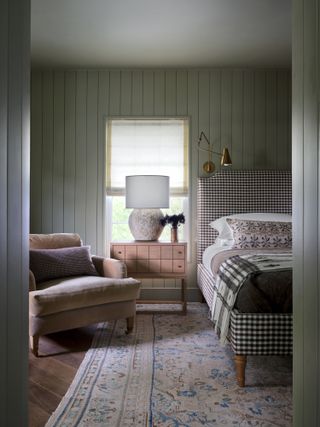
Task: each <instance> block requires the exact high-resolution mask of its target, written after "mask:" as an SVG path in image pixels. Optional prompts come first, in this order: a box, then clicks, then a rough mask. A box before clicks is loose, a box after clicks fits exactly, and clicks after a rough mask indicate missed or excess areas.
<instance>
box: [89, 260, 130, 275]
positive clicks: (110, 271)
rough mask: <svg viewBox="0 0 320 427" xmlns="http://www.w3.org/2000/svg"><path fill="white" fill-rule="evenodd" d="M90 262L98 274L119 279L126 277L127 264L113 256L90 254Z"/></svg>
mask: <svg viewBox="0 0 320 427" xmlns="http://www.w3.org/2000/svg"><path fill="white" fill-rule="evenodd" d="M91 259H92V262H93V264H94V266H95V267H96V269H97V272H98V273H99V274H100V276H103V277H114V278H115V279H121V278H124V277H127V266H126V264H125V263H124V262H122V261H120V260H118V259H114V258H104V257H101V256H96V255H93V256H92V258H91Z"/></svg>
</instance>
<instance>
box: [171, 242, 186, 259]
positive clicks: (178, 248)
mask: <svg viewBox="0 0 320 427" xmlns="http://www.w3.org/2000/svg"><path fill="white" fill-rule="evenodd" d="M172 251H173V259H184V257H185V252H184V245H174V246H173V247H172Z"/></svg>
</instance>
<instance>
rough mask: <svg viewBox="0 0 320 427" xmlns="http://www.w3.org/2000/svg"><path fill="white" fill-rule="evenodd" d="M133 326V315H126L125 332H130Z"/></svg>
mask: <svg viewBox="0 0 320 427" xmlns="http://www.w3.org/2000/svg"><path fill="white" fill-rule="evenodd" d="M133 327H134V316H131V317H127V334H130V332H132V330H133Z"/></svg>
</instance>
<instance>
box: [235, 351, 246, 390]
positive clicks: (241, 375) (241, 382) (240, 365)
mask: <svg viewBox="0 0 320 427" xmlns="http://www.w3.org/2000/svg"><path fill="white" fill-rule="evenodd" d="M234 361H235V363H236V376H237V383H238V386H239V387H244V386H245V372H246V364H247V356H243V355H242V354H236V355H235V356H234Z"/></svg>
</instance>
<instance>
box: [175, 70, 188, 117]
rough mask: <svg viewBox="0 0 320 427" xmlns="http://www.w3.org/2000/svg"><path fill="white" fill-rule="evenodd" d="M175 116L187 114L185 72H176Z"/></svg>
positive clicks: (186, 80)
mask: <svg viewBox="0 0 320 427" xmlns="http://www.w3.org/2000/svg"><path fill="white" fill-rule="evenodd" d="M177 114H178V115H179V116H186V115H187V114H188V73H187V71H186V70H178V71H177Z"/></svg>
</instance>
